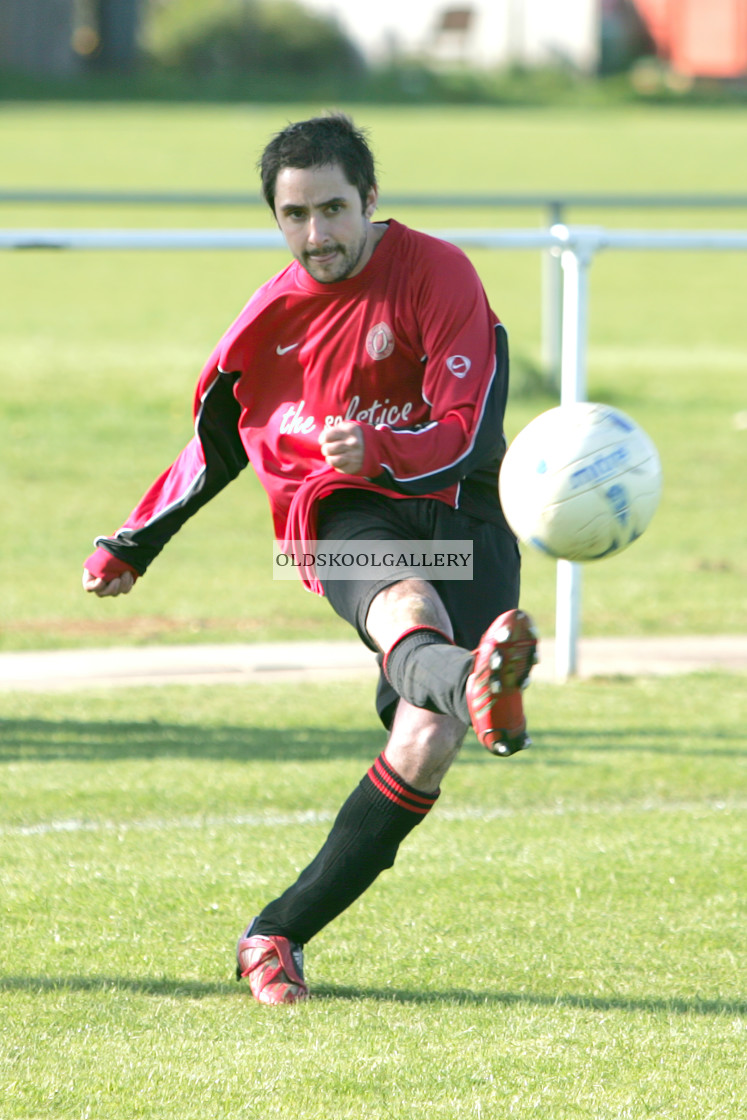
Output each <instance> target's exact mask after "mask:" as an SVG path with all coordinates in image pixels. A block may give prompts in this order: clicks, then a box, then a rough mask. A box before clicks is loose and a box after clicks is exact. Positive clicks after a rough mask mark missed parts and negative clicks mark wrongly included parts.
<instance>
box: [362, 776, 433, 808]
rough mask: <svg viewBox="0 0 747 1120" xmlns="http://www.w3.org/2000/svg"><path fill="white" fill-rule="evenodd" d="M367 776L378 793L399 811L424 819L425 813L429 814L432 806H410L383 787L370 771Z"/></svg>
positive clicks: (407, 802)
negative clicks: (392, 803)
mask: <svg viewBox="0 0 747 1120" xmlns="http://www.w3.org/2000/svg"><path fill="white" fill-rule="evenodd" d="M368 776H369V778H370V779H371V781H372V782H373V784H374V785H375V786H376V788H377V789H378V791H379V792H380V793H383V794H384V797H388V798H389V800H390V801H393V802H394V803H395V805H399V807H400V808H401V809H407V810H408V811H409V812H410V813H417V814H418V815H419V816H421V817H424V816H425V815H426V813H430V811H431V808H432V805H426V806H425V807H424V808H422V807H420V806H417V805H411V804H410V802H409V801H403V800H402V798H401V797H397V795H396V793H394V792H393V791H392V790H390V789H389V787H388V786H385V785H384V783H383V782H380V781H379V779H378V778H377V777H376V775H375V774H374V773H373V771H372V770H369V772H368Z"/></svg>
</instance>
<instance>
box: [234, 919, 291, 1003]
mask: <svg viewBox="0 0 747 1120" xmlns="http://www.w3.org/2000/svg"><path fill="white" fill-rule="evenodd" d="M253 924H254V923H252V925H253ZM251 929H252V927H251V925H250V926H249V928H248V929H247V930H246V932H245V933H244V934H243V936H242V937H240V938H239V943H238V945H237V946H236V962H237V967H236V979H237V980H240V979H241V978H242V977H244V976H245V977H246V978H247V979H248V981H249V987H250V988H251V990H252V995H253V996H254V998H255V999H256V1000H259V1002H260V1003H298V1002H299V1000H302V999H307V998H308V995H309V989H308V987H307V986H306V983H305V981H304V978H303V952H302V950H301V946H300V945H294V944H292V943H291V942H290V941H289V940H288V938H287V937H280V936H279V935H278V934H261V933H255V934H253V935H252V933H251Z"/></svg>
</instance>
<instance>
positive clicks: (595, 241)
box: [0, 224, 747, 680]
mask: <svg viewBox="0 0 747 1120" xmlns="http://www.w3.org/2000/svg"><path fill="white" fill-rule="evenodd" d="M432 232H433V233H434V235H435V236H438V237H441V238H443V239H444V240H446V241H451V242H453V243H454V244H457V245H461V246H462V247H463V248H483V249H534V250H537V249H541V250H546V251H549V252H552V253H553V254H554V255H555V258H556V259H559V263H560V269H561V271H562V291H561V293H560V296H561V299H562V304H561V306H562V312H561V315H562V331H561V363H560V374H561V375H560V402H561V404H570V403H573V402H575V401H580V400H585V399H586V365H587V363H586V353H587V340H588V323H589V271H590V268H591V265H592V262H593V260H594V258H595V257H596V255H597V254H598V253H600V252H603V251H609V250H616V251H635V252H639V251H642V250H650V251H655V252H662V251H666V252H673V251H677V252H747V231H744V230H732V231H723V230H628V229H604V228H598V227H588V226H565V225H560V224H556V225H554V226H553V227H552V228H551V229H545V230H541V229H529V230H526V229H525V230H518V229H517V230H496V229H452V230H449V229H442V230H433V231H432ZM282 245H283V240H282V238H281V236H280V233H279V232H278V231H275V230H267V231H266V230H220V229H218V230H176V229H171V230H168V229H155V230H142V229H141V230H126V229H125V230H123V229H112V230H106V229H57V230H50V229H5V230H0V250H2V249H5V250H40V249H51V250H59V249H87V250H92V249H97V250H123V251H125V250H147V249H152V250H155V249H182V250H185V249H191V250H195V249H199V250H207V249H260V248H262V249H264V248H275V247H278V248H279V247H281V246H282ZM581 574H582V573H581V565H580V564H576V563H572V562H571V561H568V560H559V561H558V563H557V576H556V615H555V639H556V640H555V674H556V676H557V677H558V679H560V680H564V679H566V678H567V677H570V676H573V675H575V674H576V673H577V672H578V641H579V634H580V620H581V583H582V580H581Z"/></svg>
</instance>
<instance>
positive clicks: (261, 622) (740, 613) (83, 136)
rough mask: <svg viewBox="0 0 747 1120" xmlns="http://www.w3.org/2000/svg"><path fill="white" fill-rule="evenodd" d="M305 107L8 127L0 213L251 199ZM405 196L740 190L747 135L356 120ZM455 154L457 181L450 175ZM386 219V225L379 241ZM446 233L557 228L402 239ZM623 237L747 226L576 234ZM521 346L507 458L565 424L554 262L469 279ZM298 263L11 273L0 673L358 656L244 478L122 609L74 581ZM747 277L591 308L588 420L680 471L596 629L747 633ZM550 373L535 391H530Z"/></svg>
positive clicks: (691, 266)
mask: <svg viewBox="0 0 747 1120" xmlns="http://www.w3.org/2000/svg"><path fill="white" fill-rule="evenodd" d="M321 108H323V106H320V105H306V106H297V105H296V106H293V105H290V106H271V107H268V106H263V107H261V108H257V107H252V106H240V105H233V106H222V107H221V106H209V107H206V106H190V107H185V106H164V105H159V106H148V105H139V106H135V107H133V106H127V105H85V106H81V105H74V106H66V105H62V104H57V105H45V104H43V103H42V104H35V105H30V104H29V105H23V104H20V105H18V104H16V105H9V104H6V105H5V106H4V107H3V112H2V115H0V143H1V144H2V151H3V174H2V183H1V184H0V185H2V186H28V187H37V188H39V187H55V186H57V187H68V188H72V187H82V188H89V189H95V188H102V189H103V188H106V187H111V188H114V187H116V188H127V187H129V188H133V189H136V188H140V189H163V190H166V189H185V190H187V189H200V188H202V189H209V190H253V189H254V185H255V173H254V167H253V165H254V161H255V158H256V155H257V153H258V151H259V150H260V148H261V146H262V144H263V143H264V141H265V140H266V138H267V136H268V135H269V134H271V133H272V132H273V131H275V130H276V129H278V128H280V127H282V126H283V124H284V123H285V122H286V121H287V120H289V119H292V118H294V117H297V116H299V115H302V114H306V113H309V112H315V111H318V110H319V109H321ZM355 112H356V116H357V118H358V119H359V121H360V123H362V124H364V125H366V126H369V127H370V128H371V131H372V137H373V140H374V143H375V146H376V149H377V153H378V156H379V163H380V170H381V178H382V185H383V188H384V199H385V198H386V191H387V190H390V191H391V192H396V191H405V190H409V191H434V192H435V191H497V192H500V191H517V190H522V189H523V190H527V191H533V192H537V191H543V190H550V189H553V190H559V191H562V190H576V191H579V190H583V191H595V190H596V191H615V192H621V191H625V190H626V191H631V192H638V191H674V192H679V191H682V192H684V191H687V192H693V191H703V192H713V191H740V190H742V187H743V183H744V182H745V177H746V176H747V155H745V153H747V143H745V141H746V140H747V117H746V116H745V114H744V112H743V111H741V110H738V109H726V108H722V109H712V110H705V109H684V108H679V109H677V110H676V111H667V110H665V109H660V108H635V107H628V108H608V109H602V108H600V109H597V110H589V111H587V112H572V111H570V110H568V109H562V110H560V109H558V110H552V109H547V110H539V109H537V110H518V109H501V108H487V107H486V108H479V109H457V108H450V109H434V108H429V109H425V108H423V109H402V108H389V109H382V108H365V109H364V108H360V109H356V110H355ZM445 153H448V156H447V155H446V154H445ZM388 214H389V210H388V208H387V207H386V202H385V201H384V203H383V206H382V215H383V216H388ZM397 216H398V217H401V218H403V219H404V220H406V221H409V222H411V223H413V224H416V225H419V226H421V227H425V228H431V229H437V228H443V227H446V226H456V225H494V226H495V225H498V226H505V225H512V224H515V225H521V226H531V225H537V224H540V223H541V222H542V221H543V220H544V215H542V214H540V213H539V212H538V211H536V210H529V209H528V210H520V211H502V210H501V211H496V212H493V213H490V212H487V211H479V212H474V211H469V210H465V211H457V212H454V211H450V210H445V209H444V210H437V209H434V208H429V209H424V210H422V211H416V210H415V209H410V210H407V211H402V212H398V213H397ZM569 217H570V218H572V219H573V220H574V221H578V222H586V223H607V224H610V225H617V226H620V225H624V226H631V225H636V226H643V225H648V226H669V227H678V226H680V225H684V226H689V227H698V226H700V227H704V226H711V227H713V226H724V227H729V226H739V225H741V224H743V215H742V214H741V213H740V212H736V213H735V212H729V211H723V212H719V211H716V212H712V213H709V212H697V211H688V212H684V213H683V212H681V211H677V210H675V211H672V212H669V213H667V212H662V211H652V212H646V211H630V210H628V211H614V212H609V211H599V210H596V211H586V212H584V211H574V212H572V213H571V214H570V215H569ZM0 220H1V221H2V222H3V224H6V225H12V226H18V225H24V226H25V225H37V224H38V225H44V226H50V225H52V226H54V225H65V224H68V225H82V226H87V225H104V226H106V225H131V226H138V225H146V226H148V225H151V226H152V225H163V224H165V225H178V226H181V225H187V226H196V225H221V226H236V225H242V224H247V225H251V226H261V227H264V228H266V227H267V223H268V221H269V215H268V214H266V213H265V212H264V210H263V209H262V208H261V207H259V206H257V207H249V208H247V209H246V210H243V211H242V210H239V209H236V208H234V209H230V210H219V211H216V210H213V209H210V210H198V209H195V208H187V209H181V208H179V209H173V210H168V209H165V208H157V207H152V208H147V207H146V208H144V209H141V208H137V207H132V206H131V207H123V208H119V209H117V208H112V207H107V208H100V209H97V208H93V207H89V208H85V207H70V208H62V207H54V206H51V205H48V206H45V207H41V208H40V207H34V206H30V205H26V206H21V205H14V206H10V205H8V206H5V207H3V209H2V219H0ZM473 257H474V260H475V263H476V265H477V267H478V269H479V271H480V273H481V275H482V276H483V279H484V281H485V284H486V287H487V289H488V292H489V295H490V298H491V301H492V303H493V305H494V306H495V308H496V310H497V311H498V313H499V314H500V315H501V317H502V318H503V320H504V321H505V322H506V323H507V325H508V327H509V333H510V338H511V345H512V352H513V355H514V365H515V391H514V393H513V395H512V400H511V403H510V409H509V416H508V429H509V434H511V435H513V434H514V433H515V432H516V431H517V430H518V429H519V428H520V427H521V426H523V424H524V423H526V422H527V421H528V420H529V419H530V418H531V417H532V416H533V415H536V413H537V412H539V411H541V410H542V409H543V408H546V407H549V406H550V405H552V404H554V403H555V398H554V397H553V396H552V395H549V394H543V393H538V392H537V391H536V388H535V390H534V391H531V390H532V385H533V381H532V378H531V376H530V372H531V370H532V369H533V368H536V366H537V365H538V363H539V361H540V357H541V340H540V332H541V313H540V262H539V260H538V257H537V255H536V254H534V253H529V252H494V253H488V252H475V253H474V254H473ZM285 259H286V255H285V254H284V253H282V252H277V253H235V252H234V253H231V252H226V253H126V252H123V253H77V254H74V253H70V254H43V253H24V254H9V253H7V254H1V255H0V283H2V288H3V292H4V293H5V298H4V300H3V301H2V305H0V369H1V370H2V399H1V402H0V426H1V428H2V443H1V445H0V448H1V449H0V485H1V486H2V493H3V497H4V503H3V504H4V508H3V530H4V533H3V535H4V540H3V549H2V555H1V556H0V619H1V620H2V623H1V624H0V647H2V648H6V649H11V648H24V647H35V646H40V645H42V646H58V645H80V644H91V643H94V644H99V643H100V644H107V643H111V642H120V641H145V640H158V641H200V640H204V639H206V638H210V639H215V640H223V639H234V638H236V637H237V636H238V637H241V638H247V639H250V640H251V639H262V640H267V639H271V638H273V637H276V638H293V637H309V636H310V635H318V636H320V637H344V636H347V633H348V632H347V631H346V630H345V628H344V627H343V624H342V623H340V622H339V621H338V620H337V619H335V618H334V617H332V615H331V613H330V612H329V611H328V609H327V608H326V606H325V605H324V604H323V603H319V602H318V601H316V600H314V599H312V598H311V597H310V596H308V595H307V594H305V593H304V592H303V591H301V590H300V588H295V587H289V586H288V585H287V584H286V583H277V584H273V582H272V580H271V578H270V572H271V568H270V557H271V549H270V532H271V530H270V521H269V516H268V512H267V507H266V501H265V498H264V495H263V494H262V493H261V491H260V489H259V487H258V485H257V484H256V482H255V480H254V479H252V478H251V477H250V476H249V474H248V473H245V475H244V476H242V477H241V478H240V479H239V480H238V481H237V482H236V483H235V484H234V485H233V486H232V487H230V488H229V489H228V490H227V491H226V492H224V494H222V495H221V496H220V497H219V498H218V499H216V500H215V501H214V502H213V503H212V504H211V506H210V507H209V508H208V509H206V510H205V511H203V512H202V513H201V514H200V517H199V518H198V519H196V521H195V522H194V523H192V524H190V525H188V526H187V527H186V528H185V529H184V530H183V531H182V533H181V534H180V535H179V537H178V538H177V539H176V540H175V541H174V542H172V544H171V545H170V546H169V548H168V550H167V552H166V554H165V555H164V556H163V557H162V558H161V559H160V560H159V561H157V563H156V564H155V565H154V566H153V568H152V569H151V572H150V573H149V574H148V576H147V578H146V580H144V581H143V583H142V584H141V585H140V586H138V588H137V589H136V591H135V593H134V594H133V595H132V596H130V597H129V598H128V599H126V600H119V601H116V602H103V603H102V602H99V601H91V600H90V599H86V598H84V597H83V595H82V594H81V592H80V590H79V587H78V581H79V572H80V568H81V564H82V561H83V559H84V557H85V556H86V555H87V553H88V552H89V550H90V545H91V541H92V538H93V537H94V536H95V535H96V534H98V533H107V532H111V531H113V530H114V529H115V528H116V527H117V526H118V525H119V524H121V522H122V521H123V520H124V517H125V516H126V514H127V513H128V512H129V510H130V509H131V508H132V506H133V505H134V504H135V502H136V500H137V499H138V498H139V497H140V495H141V493H142V492H143V491H144V489H145V488H146V487H147V486H148V485H149V484H150V482H151V481H152V479H153V478H154V477H155V475H156V474H157V473H159V472H160V471H161V470H162V469H163V468H164V467H165V466H166V465H168V463H169V462H170V461H171V459H172V458H173V457H174V455H175V454H176V453H177V452H178V450H179V449H180V448H181V446H182V445H183V443H184V442H186V440H187V439H188V438H189V436H190V434H191V422H190V405H191V395H192V390H193V385H194V382H195V379H196V376H197V374H198V372H199V369H200V368H201V366H202V363H203V361H204V360H205V358H206V356H207V355H208V353H209V352H210V351H211V349H212V347H213V345H214V343H215V341H216V340H217V338H218V337H219V336H220V334H221V333H222V332H223V330H224V329H225V328H226V326H227V325H228V323H229V322H230V320H231V319H232V318H233V317H234V316H235V315H236V314H237V313H238V311H239V310H240V308H241V307H242V305H243V304H244V302H245V301H246V299H247V298H248V296H249V295H250V294H251V292H252V291H253V290H254V288H255V287H256V286H257V285H258V284H259V283H261V282H262V281H263V280H264V279H265V278H266V277H267V276H268V275H270V274H271V273H272V272H273V271H275V270H276V269H277V268H279V267H281V265H282V264H283V263H284V261H285ZM745 287H747V259H745V256H744V255H743V254H741V255H740V254H715V253H711V254H681V253H669V254H666V253H661V254H654V253H627V254H625V253H608V254H606V255H603V256H600V257H599V258H598V259H597V260H596V261H595V263H594V266H593V269H592V282H591V328H590V340H589V396H590V397H592V398H595V399H602V400H609V401H611V402H613V403H615V404H618V405H619V406H620V407H622V408H624V409H625V410H626V411H628V412H630V413H632V414H633V415H634V416H635V417H636V418H637V419H639V420H640V422H641V423H642V424H643V426H644V427H645V428H646V429H647V430H648V431H649V432H650V434H651V435H652V437H653V438H654V439H655V440H656V442H657V444H658V446H659V449H660V452H661V456H662V461H663V466H664V475H665V490H664V497H663V501H662V505H661V508H660V511H659V512H658V514H657V516H656V518H655V520H654V522H653V524H652V526H651V528H650V530H649V531H648V533H647V534H646V536H645V537H644V538H643V539H642V540H641V541H640V542H639V543H637V544H636V546H635V548H633V549H631V550H629V551H628V552H626V553H625V554H624V555H623V556H621V557H619V558H616V559H614V560H611V561H609V562H608V563H606V564H602V565H599V566H596V567H591V568H589V569H588V570H587V572H586V574H585V580H584V582H585V587H584V629H585V632H586V633H587V634H589V635H592V634H611V633H632V634H636V633H641V634H646V633H673V634H677V633H689V632H712V631H724V632H744V631H745V629H747V596H746V595H745V591H744V588H745V586H746V577H747V560H746V559H745V556H746V554H745V548H744V529H743V526H744V520H745V512H746V511H745V500H744V485H743V478H744V464H745V461H747V459H746V456H747V447H746V444H747V431H745V429H744V428H743V427H742V428H740V427H739V426H738V422H737V417H738V416H739V415H740V414H743V413H744V411H745V409H746V408H747V399H746V396H745V393H746V389H745V385H746V382H745V367H746V366H747V333H746V331H745V320H744V315H743V308H742V303H743V299H742V293H743V292H744V290H745ZM528 371H529V372H528ZM554 580H555V576H554V567H553V565H552V564H550V563H549V562H547V561H545V560H544V559H542V558H539V557H534V556H528V557H527V559H526V565H525V578H524V603H525V605H526V606H527V607H528V608H530V609H531V610H532V611H533V613H535V614H536V616H537V618H538V621H539V624H540V627H541V629H542V631H543V632H544V633H551V632H552V629H553V627H554Z"/></svg>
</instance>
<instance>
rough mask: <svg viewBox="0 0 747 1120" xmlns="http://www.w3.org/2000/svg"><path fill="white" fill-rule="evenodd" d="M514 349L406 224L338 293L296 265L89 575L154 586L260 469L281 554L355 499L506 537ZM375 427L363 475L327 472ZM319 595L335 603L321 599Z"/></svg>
mask: <svg viewBox="0 0 747 1120" xmlns="http://www.w3.org/2000/svg"><path fill="white" fill-rule="evenodd" d="M507 388H508V347H507V342H506V337H505V331H504V330H503V328H502V326H501V324H500V322H499V320H498V319H497V318H496V316H495V315H494V314H493V312H492V311H491V309H490V307H489V305H488V301H487V297H486V295H485V292H484V290H483V287H482V284H481V283H480V281H479V278H478V277H477V274H476V273H475V270H474V268H473V266H472V264H471V263H470V261H469V260H468V258H467V257H466V256H465V254H464V253H463V252H462V251H461V250H460V249H458V248H456V247H455V246H453V245H450V244H448V243H446V242H443V241H440V240H438V239H437V238H434V237H430V236H428V235H426V234H422V233H417V232H415V231H413V230H410V229H408V228H407V227H405V226H403V225H401V224H400V223H398V222H395V221H390V222H389V223H388V228H387V231H386V233H385V234H384V236H383V238H382V239H381V241H380V242H379V244H378V246H377V247H376V250H375V252H374V254H373V256H372V257H371V259H370V261H369V262H368V263H367V265H366V266H365V268H364V269H363V270H362V271H361V272H360V273H359V274H358V275H356V276H353V277H351V278H349V279H347V280H342V281H339V282H337V283H332V284H322V283H319V282H317V281H316V280H314V279H313V278H312V277H311V276H310V275H309V274H308V273H307V272H306V271H305V270H304V269H303V268H302V267H301V266H300V265H299V264H298V262H296V261H293V262H292V263H291V264H289V265H288V266H287V267H286V268H285V269H283V271H282V272H280V273H278V275H276V276H275V277H273V278H272V279H271V280H269V281H268V282H267V283H266V284H264V285H263V286H262V287H261V288H259V289H258V291H257V292H256V293H255V295H254V296H253V297H252V299H251V300H250V301H249V303H248V304H247V306H246V307H245V308H244V310H243V311H242V313H241V314H240V315H239V317H238V319H237V320H236V321H235V322H234V323H233V325H232V326H231V327H230V328H229V330H228V331H227V332H226V334H225V335H224V337H223V338H222V340H221V341H220V343H219V344H218V346H217V347H216V349H215V350H214V352H213V354H212V355H211V357H210V359H209V361H208V363H207V365H206V366H205V368H204V370H203V372H202V375H201V377H200V380H199V383H198V386H197V392H196V394H195V409H194V413H195V436H194V438H193V439H192V440H191V441H190V443H189V444H188V445H187V446H186V447H185V449H184V450H183V451H182V453H181V454H180V455H179V456H178V458H177V459H176V460H175V462H174V463H173V464H172V465H171V467H170V468H169V469H168V470H167V471H166V472H165V473H164V474H163V475H161V477H160V478H158V479H157V480H156V482H155V483H154V484H153V485H152V486H151V488H150V489H149V490H148V492H147V493H146V494H145V496H144V497H143V499H142V500H141V501H140V503H139V504H138V505H137V506H136V508H135V509H134V510H133V511H132V513H131V514H130V516H129V518H128V519H127V521H126V522H125V524H124V526H123V527H122V528H121V529H120V530H119V531H118V532H117V533H115V534H114V535H113V536H112V537H100V538H97V540H96V542H95V543H96V545H97V546H98V547H97V551H96V552H95V553H94V554H93V556H92V557H90V558H89V560H88V561H86V567H87V568H88V569H89V570H90V571H92V572H93V574H94V575H101V576H103V577H104V578H107V579H110V578H113V577H114V576H115V575H117V574H120V573H121V572H122V570H123V569H124V568H126V567H127V568H130V569H132V570H134V571H135V572H136V573H138V574H142V573H143V572H144V571H145V569H146V568H147V566H148V565H149V564H150V562H151V561H152V559H153V558H154V557H155V556H156V555H157V554H158V553H159V552H160V551H161V549H162V548H163V546H164V545H165V544H166V542H167V541H168V540H169V539H170V537H171V536H172V535H173V534H174V533H175V532H176V531H177V530H178V529H179V528H180V526H181V525H182V524H183V523H184V521H186V520H187V518H188V517H190V516H191V515H192V514H193V513H195V512H196V511H197V509H199V508H200V507H201V506H202V505H204V504H205V502H206V501H208V500H209V499H210V498H211V497H213V496H214V494H215V493H217V492H218V490H220V489H221V488H222V487H223V486H224V485H225V484H226V483H227V482H228V481H230V480H231V479H232V478H234V477H235V476H236V475H237V474H238V473H239V471H240V470H241V469H242V468H243V467H244V466H245V465H246V463H247V462H250V463H251V465H252V467H253V468H254V470H255V472H256V474H257V476H258V478H259V480H260V482H261V483H262V485H263V487H264V489H265V490H266V492H267V495H268V497H269V500H270V507H271V511H272V518H273V524H274V529H275V536H276V538H277V539H278V540H279V541H290V540H301V541H308V540H313V538H314V533H315V508H316V503H317V501H318V500H319V499H320V498H322V497H324V496H325V495H326V494H328V493H330V492H331V491H332V490H334V489H336V488H338V487H340V486H347V487H350V486H354V487H359V488H363V489H368V490H375V491H379V492H383V493H386V494H388V495H390V496H393V497H413V496H430V497H434V498H437V499H439V500H441V501H444V502H446V503H448V504H449V505H452V506H457V505H460V506H462V508H464V509H465V510H466V511H467V512H472V513H475V514H476V515H477V516H480V517H483V518H485V519H487V520H493V521H496V522H498V523H500V524H504V522H503V517H502V513H501V511H500V506H499V504H498V498H497V487H496V478H497V471H498V466H499V464H500V459H501V457H502V455H503V452H504V450H505V440H504V437H503V414H504V410H505V404H506V395H507ZM344 420H352V421H354V422H356V423H358V424H360V425H361V426H362V428H363V434H364V446H365V458H364V462H363V466H362V468H361V471H360V473H359V474H357V475H348V474H341V473H339V472H337V471H334V470H331V469H330V468H329V467H327V465H326V463H325V462H324V459H323V457H322V454H321V450H320V445H319V436H320V434H321V432H322V429H323V428H324V426H325V425H330V424H336V423H339V422H341V421H344ZM313 590H316V591H320V590H321V589H320V588H319V586H318V585H313Z"/></svg>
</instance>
